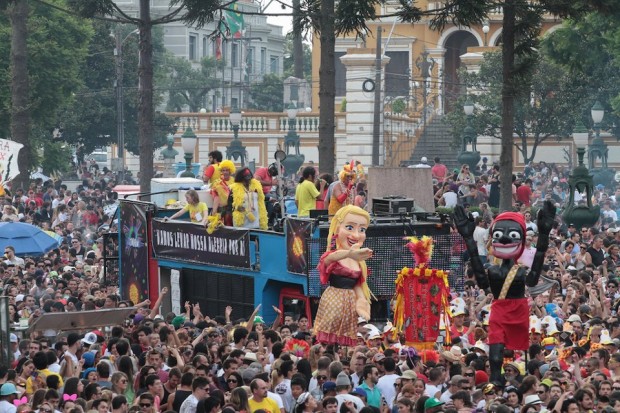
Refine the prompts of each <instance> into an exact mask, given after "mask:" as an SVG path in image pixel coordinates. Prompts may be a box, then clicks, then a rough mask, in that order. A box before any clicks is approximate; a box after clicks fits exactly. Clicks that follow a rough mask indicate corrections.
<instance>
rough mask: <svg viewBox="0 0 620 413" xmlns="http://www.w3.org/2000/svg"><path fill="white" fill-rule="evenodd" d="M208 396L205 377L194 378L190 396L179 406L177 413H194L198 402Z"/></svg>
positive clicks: (207, 384)
mask: <svg viewBox="0 0 620 413" xmlns="http://www.w3.org/2000/svg"><path fill="white" fill-rule="evenodd" d="M208 395H209V381H208V380H207V378H206V377H196V378H195V379H194V381H192V394H190V395H189V397H188V398H187V399H185V401H184V402H183V404H182V405H181V408H180V409H179V413H196V406H198V402H199V401H200V400H203V399H206V398H207V396H208Z"/></svg>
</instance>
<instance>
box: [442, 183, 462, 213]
mask: <svg viewBox="0 0 620 413" xmlns="http://www.w3.org/2000/svg"><path fill="white" fill-rule="evenodd" d="M458 199H459V197H458V195H457V194H456V192H454V189H452V188H449V189H448V191H447V192H444V193H443V195H442V196H441V200H440V202H439V203H440V204H443V205H444V206H445V207H446V208H454V207H455V206H456V204H457V202H458Z"/></svg>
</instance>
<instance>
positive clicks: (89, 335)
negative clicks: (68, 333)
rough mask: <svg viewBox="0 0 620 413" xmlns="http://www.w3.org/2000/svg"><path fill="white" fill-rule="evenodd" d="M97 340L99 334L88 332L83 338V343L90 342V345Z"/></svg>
mask: <svg viewBox="0 0 620 413" xmlns="http://www.w3.org/2000/svg"><path fill="white" fill-rule="evenodd" d="M96 342H97V335H96V334H95V333H92V332H91V333H86V335H85V336H84V338H83V339H82V343H84V344H88V345H89V346H90V345H93V344H95V343H96Z"/></svg>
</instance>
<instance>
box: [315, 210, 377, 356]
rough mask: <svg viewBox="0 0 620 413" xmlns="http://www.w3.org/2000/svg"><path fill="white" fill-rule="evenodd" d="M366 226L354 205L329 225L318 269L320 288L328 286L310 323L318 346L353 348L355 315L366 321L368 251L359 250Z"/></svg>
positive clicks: (367, 218)
mask: <svg viewBox="0 0 620 413" xmlns="http://www.w3.org/2000/svg"><path fill="white" fill-rule="evenodd" d="M369 223H370V215H368V212H366V211H364V210H363V209H361V208H360V207H357V206H354V205H347V206H345V207H343V208H341V209H340V210H339V211H338V212H337V213H336V215H335V216H334V217H333V219H332V221H331V225H330V227H329V234H328V236H327V240H328V243H329V244H328V247H327V251H326V252H325V253H324V254H323V255H322V256H321V260H320V262H319V265H318V269H319V273H320V278H321V284H327V283H328V282H329V284H330V286H329V287H327V289H326V290H325V292H324V293H323V295H322V296H321V301H320V302H319V309H318V312H317V314H316V319H315V323H314V332H315V334H316V337H317V340H318V341H319V342H321V343H325V344H339V345H342V346H354V345H355V344H356V342H357V337H356V335H357V320H358V315H359V316H361V317H363V318H365V319H366V320H368V319H370V297H371V293H370V290H369V289H368V285H367V284H366V275H367V270H366V260H367V259H368V258H370V257H371V256H372V250H371V249H369V248H362V245H363V244H364V241H365V240H366V230H367V229H368V225H369Z"/></svg>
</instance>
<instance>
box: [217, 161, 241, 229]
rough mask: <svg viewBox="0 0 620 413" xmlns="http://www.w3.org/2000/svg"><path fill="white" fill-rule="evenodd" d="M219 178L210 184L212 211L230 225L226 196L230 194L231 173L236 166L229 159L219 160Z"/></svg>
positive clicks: (233, 181) (232, 181)
mask: <svg viewBox="0 0 620 413" xmlns="http://www.w3.org/2000/svg"><path fill="white" fill-rule="evenodd" d="M219 170H220V179H218V180H217V181H216V182H215V183H214V184H213V185H211V195H212V196H213V211H212V212H211V214H212V215H214V216H218V215H219V216H221V217H222V219H223V221H224V224H225V225H228V226H232V215H230V213H229V212H228V211H227V208H226V207H227V205H228V197H229V196H230V186H231V185H232V184H234V183H235V180H234V179H233V177H232V175H233V174H234V173H235V171H236V170H237V168H235V164H234V163H232V161H231V160H229V159H226V160H225V161H222V162H220V164H219Z"/></svg>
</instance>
